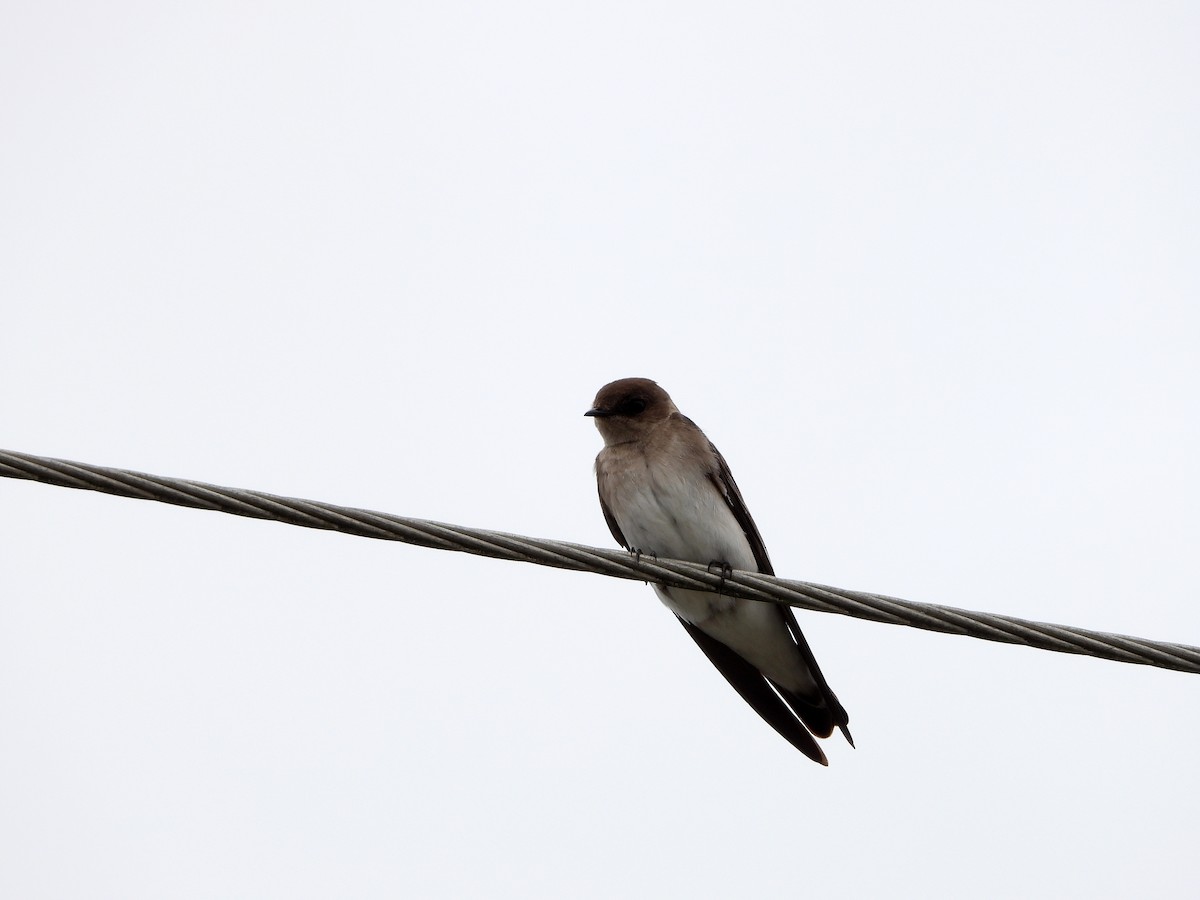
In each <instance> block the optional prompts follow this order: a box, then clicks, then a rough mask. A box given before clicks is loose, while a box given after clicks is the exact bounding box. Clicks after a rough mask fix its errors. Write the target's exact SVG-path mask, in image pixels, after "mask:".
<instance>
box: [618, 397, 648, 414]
mask: <svg viewBox="0 0 1200 900" xmlns="http://www.w3.org/2000/svg"><path fill="white" fill-rule="evenodd" d="M645 408H646V401H645V400H643V399H642V398H641V397H634V398H632V399H631V400H626V401H625V402H624V403H622V404H621V405H620V406H618V407H617V412H619V413H620V414H621V415H623V416H636V415H637V414H638V413H640V412H642V411H643V410H644V409H645Z"/></svg>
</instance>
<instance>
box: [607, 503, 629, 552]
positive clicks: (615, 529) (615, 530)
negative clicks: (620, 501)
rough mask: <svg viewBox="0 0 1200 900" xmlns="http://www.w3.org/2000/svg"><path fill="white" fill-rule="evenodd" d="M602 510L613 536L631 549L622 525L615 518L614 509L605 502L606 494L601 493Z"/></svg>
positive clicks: (619, 542) (626, 547)
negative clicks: (622, 532)
mask: <svg viewBox="0 0 1200 900" xmlns="http://www.w3.org/2000/svg"><path fill="white" fill-rule="evenodd" d="M600 511H601V512H602V513H604V521H605V522H607V523H608V530H609V531H611V532H612V536H613V537H614V538H616V539H617V543H618V544H620V545H621V546H622V547H624V548H625V549H626V550H628V549H629V542H628V541H626V540H625V535H623V534H621V526H620V525H618V524H617V520H616V519H615V518H613V514H612V510H611V509H609V508H608V504H607V503H605V502H604V495H603V494H601V495H600Z"/></svg>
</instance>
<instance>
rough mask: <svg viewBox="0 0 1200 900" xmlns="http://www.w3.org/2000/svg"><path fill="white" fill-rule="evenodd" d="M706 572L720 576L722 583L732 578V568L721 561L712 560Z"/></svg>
mask: <svg viewBox="0 0 1200 900" xmlns="http://www.w3.org/2000/svg"><path fill="white" fill-rule="evenodd" d="M714 570H715V571H714ZM708 571H709V573H710V574H712V575H720V576H721V580H722V581H726V580H727V579H730V578H732V577H733V566H731V565H730V564H729V563H727V562H725V561H724V560H721V559H714V560H713V561H712V562H710V563H709V564H708Z"/></svg>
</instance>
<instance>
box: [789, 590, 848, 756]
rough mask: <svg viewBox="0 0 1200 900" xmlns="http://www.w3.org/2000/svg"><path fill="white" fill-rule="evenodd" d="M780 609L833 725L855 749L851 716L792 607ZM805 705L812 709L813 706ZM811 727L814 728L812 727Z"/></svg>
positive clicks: (829, 730) (828, 732) (831, 729)
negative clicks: (816, 655) (826, 678)
mask: <svg viewBox="0 0 1200 900" xmlns="http://www.w3.org/2000/svg"><path fill="white" fill-rule="evenodd" d="M780 609H782V610H783V613H784V616H783V618H784V619H785V620H786V621H787V626H788V630H789V631H791V633H792V639H793V640H794V641H795V642H796V646H797V647H799V648H800V653H801V655H802V656H803V657H804V661H805V662H806V663H807V664H808V671H809V672H811V673H812V676H813V679H814V680H815V681H816V682H817V688H818V690H820V692H821V697H822V698H823V699H824V700H825V705H826V706H827V707H828V708H829V713H830V718H831V720H832V724H833V725H836V726H837V727H838V728H840V729H841V732H842V734H843V735H845V737H846V742H847V743H848V744H849V745H850V746H851V747H853V746H854V738H853V737H851V736H850V728H849V725H850V716H849V715H848V714H847V713H846V709H845V707H843V706H842V704H841V703H840V702H838V698H837V695H836V694H834V692H833V691H832V690H830V688H829V682H827V681H826V680H825V675H824V673H822V672H821V667H820V666H818V665H817V658H816V657H815V656H813V652H812V649H811V648H810V647H809V646H808V641H807V640H805V638H804V632H803V631H801V630H800V626H799V625H798V624H797V623H796V616H795V614H794V613H793V612H792V610H791V608H790V607H787V606H783V607H780ZM784 696H785V697H786V696H787V693H785V694H784ZM800 701H801V703H804V699H803V698H800ZM788 702H789V703H791V702H792V701H791V699H790V698H789V699H788ZM805 705H807V706H810V707H811V704H805ZM792 708H793V709H796V706H795V704H794V703H792ZM796 714H797V715H799V716H800V717H801V718H802V719H803V718H804V715H803V714H802V713H801V712H800V710H798V709H797V710H796ZM805 724H806V725H807V724H808V720H807V719H805ZM809 727H810V728H812V726H811V725H810V726H809ZM813 731H814V732H815V733H816V734H819V735H820V736H821V737H828V736H829V735H830V734H832V733H833V728H832V727H827V728H826V729H825V732H824V733H823V734H822V733H821V732H819V731H817V730H816V729H815V728H814V729H813Z"/></svg>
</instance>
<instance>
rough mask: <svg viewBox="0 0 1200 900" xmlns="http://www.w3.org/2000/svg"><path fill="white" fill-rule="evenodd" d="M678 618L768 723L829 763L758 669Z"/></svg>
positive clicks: (812, 755)
mask: <svg viewBox="0 0 1200 900" xmlns="http://www.w3.org/2000/svg"><path fill="white" fill-rule="evenodd" d="M677 618H678V617H677ZM679 621H680V623H681V624H682V625H683V627H684V628H686V629H687V633H688V634H690V635H691V636H692V639H693V640H694V641H695V642H696V643H697V644H699V645H700V649H701V650H703V651H704V655H705V656H707V657H708V659H709V661H710V662H711V663H712V664H713V665H714V666H716V667H717V670H718V671H719V672H720V673H721V674H722V675H724V676H725V680H726V681H728V682H729V683H730V684H731V685H733V687H734V690H736V691H737V692H738V693H739V694H741V695H742V699H744V700H745V701H746V702H747V703H749V704H750V705H751V706H752V707H753V708H754V711H755V712H756V713H758V714H759V715H760V716H762V717H763V719H764V720H765V721H766V722H767V724H768V725H770V726H771V727H772V728H774V729H775V730H776V731H778V732H779V733H780V734H781V735H783V736H784V738H786V739H787V741H788V742H789V743H790V744H791V745H792V746H793V747H795V748H796V749H797V750H799V751H800V752H801V753H803V754H804V755H805V756H807V757H808V758H809V759H811V760H813V761H814V762H819V763H820V764H821V765H823V766H827V765H829V760H827V759H826V758H825V754H824V753H822V752H821V748H820V747H818V746H817V742H816V741H815V740H813V736H812V735H811V734H809V733H808V729H806V728H805V727H804V725H802V724H801V722H800V720H799V719H797V718H796V716H795V714H794V713H793V712H792V710H791V709H789V708H788V705H787V704H786V703H784V702H783V700H782V699H781V698H780V696H779V695H778V694H777V693H775V690H774V689H773V688H772V687H771V682H770V681H768V680H767V679H766V677H765V676H764V675H763V674H762V673H761V672H759V671H758V669H756V668H754V666H752V665H750V663H748V662H746V660H744V659H742V658H741V657H740V656H738V655H737V654H736V653H734V652H733V651H732V650H730V649H729V648H728V647H726V646H725V645H724V644H722V643H721V642H720V641H718V640H717V639H716V638H711V637H709V636H708V635H707V634H705V633H704V632H703V631H701V630H700V629H699V628H697V627H696V626H695V625H692V624H691V623H689V622H685V621H684V620H683V619H679Z"/></svg>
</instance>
